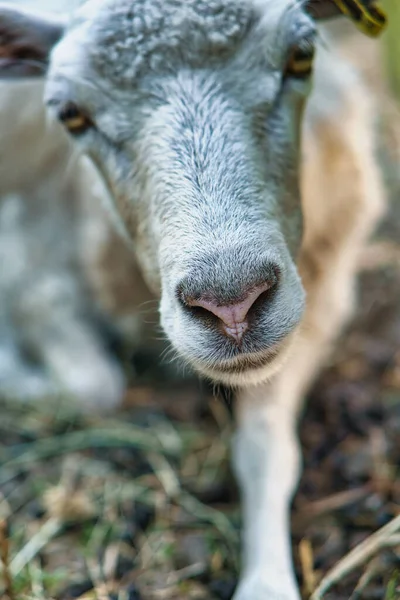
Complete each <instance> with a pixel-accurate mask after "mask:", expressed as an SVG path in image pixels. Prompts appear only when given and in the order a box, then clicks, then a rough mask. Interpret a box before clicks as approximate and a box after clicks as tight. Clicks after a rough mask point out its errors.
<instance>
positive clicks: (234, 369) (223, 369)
mask: <svg viewBox="0 0 400 600" xmlns="http://www.w3.org/2000/svg"><path fill="white" fill-rule="evenodd" d="M279 354H280V349H279V348H273V349H271V350H269V351H268V352H264V353H263V354H253V355H252V354H248V355H246V354H244V355H241V356H237V357H235V358H233V359H230V360H227V361H223V362H221V363H218V364H216V365H215V370H216V371H218V372H220V373H238V374H239V373H245V372H246V371H249V370H253V369H262V368H264V367H266V366H268V365H269V364H270V363H271V362H273V361H274V360H276V358H277V357H278V356H279Z"/></svg>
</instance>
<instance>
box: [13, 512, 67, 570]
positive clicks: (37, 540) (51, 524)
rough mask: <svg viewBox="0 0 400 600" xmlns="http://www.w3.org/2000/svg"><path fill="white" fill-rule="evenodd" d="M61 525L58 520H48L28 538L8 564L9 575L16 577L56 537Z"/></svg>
mask: <svg viewBox="0 0 400 600" xmlns="http://www.w3.org/2000/svg"><path fill="white" fill-rule="evenodd" d="M62 527H63V525H62V522H61V521H60V519H55V518H50V519H49V520H48V521H46V523H45V524H44V525H43V527H41V528H40V529H39V531H38V532H37V533H36V534H35V535H34V536H33V537H31V538H30V540H29V541H28V542H27V543H26V544H25V546H24V547H23V548H22V549H21V550H20V551H19V552H18V554H16V555H15V556H14V558H13V559H12V561H11V563H10V573H11V575H12V576H13V577H16V576H17V575H18V574H19V573H20V572H21V571H22V569H23V568H24V567H26V565H27V564H28V563H29V562H30V561H31V560H32V559H33V558H34V557H35V556H37V554H38V553H39V552H40V551H41V550H42V549H43V548H44V547H45V546H46V545H47V544H48V543H49V542H50V540H52V539H53V538H55V537H56V535H58V534H59V533H60V531H61V529H62Z"/></svg>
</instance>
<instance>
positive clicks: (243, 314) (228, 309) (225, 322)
mask: <svg viewBox="0 0 400 600" xmlns="http://www.w3.org/2000/svg"><path fill="white" fill-rule="evenodd" d="M271 285H272V283H271V282H266V283H264V284H262V285H259V286H257V287H253V288H252V289H251V290H249V291H248V292H247V294H246V297H245V298H244V299H243V300H241V301H240V302H236V303H234V304H229V305H225V306H220V305H219V304H218V301H217V300H215V299H211V298H206V297H203V298H198V299H196V300H186V304H187V305H188V306H193V307H196V306H197V307H201V308H204V309H205V310H207V311H208V312H210V313H212V314H213V315H215V316H216V317H218V319H220V321H221V324H222V328H223V330H224V332H225V333H226V335H228V336H229V337H231V338H233V339H234V340H235V342H236V343H237V344H240V342H241V340H242V337H243V334H244V333H245V332H246V331H247V329H248V327H249V323H248V320H247V317H248V313H249V310H250V308H251V307H252V306H253V304H254V303H255V301H256V300H257V299H258V298H259V297H260V296H261V294H263V293H264V292H266V291H267V290H269V288H270V287H271Z"/></svg>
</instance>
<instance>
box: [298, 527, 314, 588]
mask: <svg viewBox="0 0 400 600" xmlns="http://www.w3.org/2000/svg"><path fill="white" fill-rule="evenodd" d="M299 557H300V563H301V570H302V573H303V581H304V584H303V587H304V593H305V594H306V595H307V596H309V595H310V594H312V593H313V591H314V590H315V587H316V585H317V577H316V573H315V571H314V556H313V549H312V546H311V542H310V540H307V539H305V538H304V539H302V540H301V542H300V544H299Z"/></svg>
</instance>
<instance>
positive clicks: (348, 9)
mask: <svg viewBox="0 0 400 600" xmlns="http://www.w3.org/2000/svg"><path fill="white" fill-rule="evenodd" d="M305 7H306V10H307V12H308V13H309V14H310V15H311V16H312V17H313V18H314V19H315V20H316V21H319V20H323V19H330V18H331V17H336V16H338V15H340V14H342V15H346V16H347V17H348V18H349V19H351V20H352V21H353V23H354V25H355V26H356V27H357V28H358V29H360V30H361V31H362V32H363V33H365V34H366V35H369V36H371V37H377V36H378V35H380V34H381V33H382V31H383V29H384V28H385V25H386V15H385V13H384V12H383V10H381V9H380V8H379V7H378V6H377V5H376V3H375V0H306V2H305Z"/></svg>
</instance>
